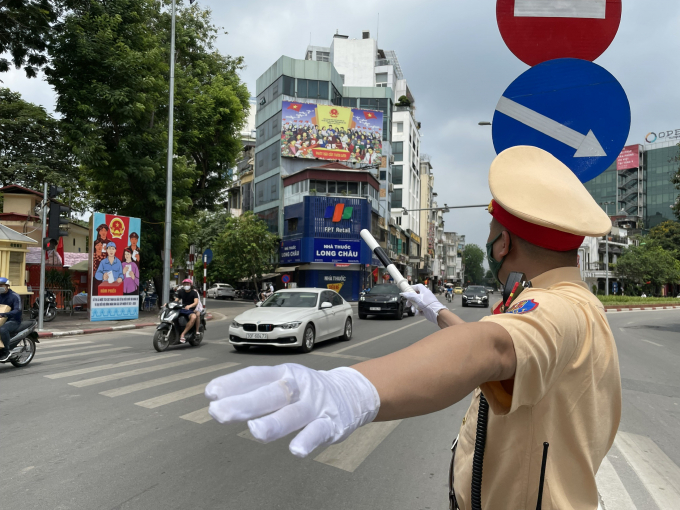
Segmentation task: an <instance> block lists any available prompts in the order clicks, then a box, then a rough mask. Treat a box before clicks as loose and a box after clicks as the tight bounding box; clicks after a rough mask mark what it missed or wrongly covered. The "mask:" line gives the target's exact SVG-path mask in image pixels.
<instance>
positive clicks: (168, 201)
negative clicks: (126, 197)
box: [162, 0, 193, 303]
mask: <svg viewBox="0 0 680 510" xmlns="http://www.w3.org/2000/svg"><path fill="white" fill-rule="evenodd" d="M192 3H193V2H192ZM175 10H176V9H175V0H172V33H171V36H170V100H169V106H168V171H167V176H166V179H167V188H166V191H165V243H164V244H165V245H164V247H163V287H162V288H163V302H164V303H167V302H168V301H170V262H171V261H170V248H171V240H172V159H173V128H174V120H175V116H174V113H175V112H174V109H175Z"/></svg>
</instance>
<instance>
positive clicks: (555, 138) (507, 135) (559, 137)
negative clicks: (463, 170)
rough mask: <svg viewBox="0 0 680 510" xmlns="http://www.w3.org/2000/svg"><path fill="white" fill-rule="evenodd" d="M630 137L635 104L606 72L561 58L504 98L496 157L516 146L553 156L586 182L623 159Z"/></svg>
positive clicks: (524, 78)
mask: <svg viewBox="0 0 680 510" xmlns="http://www.w3.org/2000/svg"><path fill="white" fill-rule="evenodd" d="M629 132H630V104H629V103H628V98H627V96H626V93H625V92H624V90H623V87H621V84H620V83H619V82H618V81H617V80H616V78H614V77H613V76H612V75H611V74H610V73H609V72H607V71H606V70H605V69H603V68H602V67H600V66H598V65H597V64H593V63H592V62H588V61H586V60H578V59H573V58H562V59H556V60H549V61H547V62H543V63H542V64H538V65H537V66H534V67H532V68H531V69H529V70H528V71H526V72H525V73H524V74H522V75H521V76H520V77H519V78H517V79H516V80H515V81H514V82H513V83H512V84H511V85H510V86H509V87H508V88H507V90H506V91H505V92H504V93H503V96H502V97H501V99H500V100H499V102H498V105H497V106H496V112H495V114H494V118H493V143H494V147H495V149H496V152H497V153H499V154H500V153H501V152H503V151H504V150H505V149H508V148H510V147H515V146H517V145H532V146H534V147H539V148H541V149H544V150H546V151H548V152H550V153H551V154H552V155H554V156H555V157H556V158H558V159H559V160H560V161H562V162H563V163H564V164H565V165H567V166H568V167H569V168H571V170H572V171H573V172H574V173H575V174H576V176H577V177H578V178H579V179H580V180H581V182H587V181H589V180H591V179H594V178H595V177H597V176H598V175H600V174H601V173H602V172H604V171H605V170H606V169H607V168H608V167H609V166H610V165H611V164H612V163H613V162H614V161H615V160H616V158H617V157H618V156H619V154H620V153H621V150H622V149H623V147H624V146H625V144H626V141H627V139H628V133H629Z"/></svg>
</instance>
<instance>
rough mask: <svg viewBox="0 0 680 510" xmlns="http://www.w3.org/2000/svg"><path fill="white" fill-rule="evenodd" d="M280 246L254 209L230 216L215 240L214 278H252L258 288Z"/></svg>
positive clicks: (226, 279)
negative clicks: (260, 278)
mask: <svg viewBox="0 0 680 510" xmlns="http://www.w3.org/2000/svg"><path fill="white" fill-rule="evenodd" d="M277 248H278V238H277V237H276V236H275V235H274V234H272V233H271V232H269V230H268V229H267V224H266V223H265V222H264V221H262V220H261V219H260V218H258V217H257V216H255V215H254V214H253V213H252V212H250V211H249V212H246V213H245V214H243V215H242V216H239V217H229V218H227V219H226V221H225V223H224V230H223V232H222V234H221V235H220V236H219V237H218V238H217V240H216V241H215V246H214V248H213V253H214V258H213V262H212V263H211V264H210V267H209V270H208V272H209V276H210V278H211V280H212V281H226V282H236V281H238V280H240V279H242V278H250V279H251V281H252V282H253V285H254V286H255V288H256V289H257V287H258V278H259V277H260V276H261V275H262V274H263V273H267V272H268V271H270V270H271V268H272V265H271V261H272V258H273V256H274V254H275V253H276V250H277Z"/></svg>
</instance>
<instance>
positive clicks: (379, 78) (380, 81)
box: [375, 73, 387, 87]
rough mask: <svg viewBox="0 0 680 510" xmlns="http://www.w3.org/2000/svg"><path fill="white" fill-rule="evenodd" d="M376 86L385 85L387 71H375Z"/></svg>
mask: <svg viewBox="0 0 680 510" xmlns="http://www.w3.org/2000/svg"><path fill="white" fill-rule="evenodd" d="M375 86H376V87H387V73H377V74H376V75H375Z"/></svg>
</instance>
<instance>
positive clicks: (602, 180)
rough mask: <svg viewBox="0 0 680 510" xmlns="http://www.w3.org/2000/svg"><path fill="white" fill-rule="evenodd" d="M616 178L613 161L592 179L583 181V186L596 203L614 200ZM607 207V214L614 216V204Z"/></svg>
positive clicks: (603, 207)
mask: <svg viewBox="0 0 680 510" xmlns="http://www.w3.org/2000/svg"><path fill="white" fill-rule="evenodd" d="M617 178H618V174H617V172H616V162H614V163H613V164H612V165H611V166H610V167H609V168H607V170H606V171H605V172H604V173H602V174H600V175H598V176H597V177H595V178H594V179H593V180H592V181H588V182H586V183H584V186H585V187H586V189H587V190H588V192H589V193H590V195H591V196H592V197H593V198H594V199H595V202H597V203H598V204H602V203H603V202H616V198H617V196H616V186H617ZM608 207H609V215H610V216H614V213H615V212H616V204H615V203H614V204H611V205H609V206H608ZM602 209H603V210H604V209H605V206H602Z"/></svg>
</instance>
